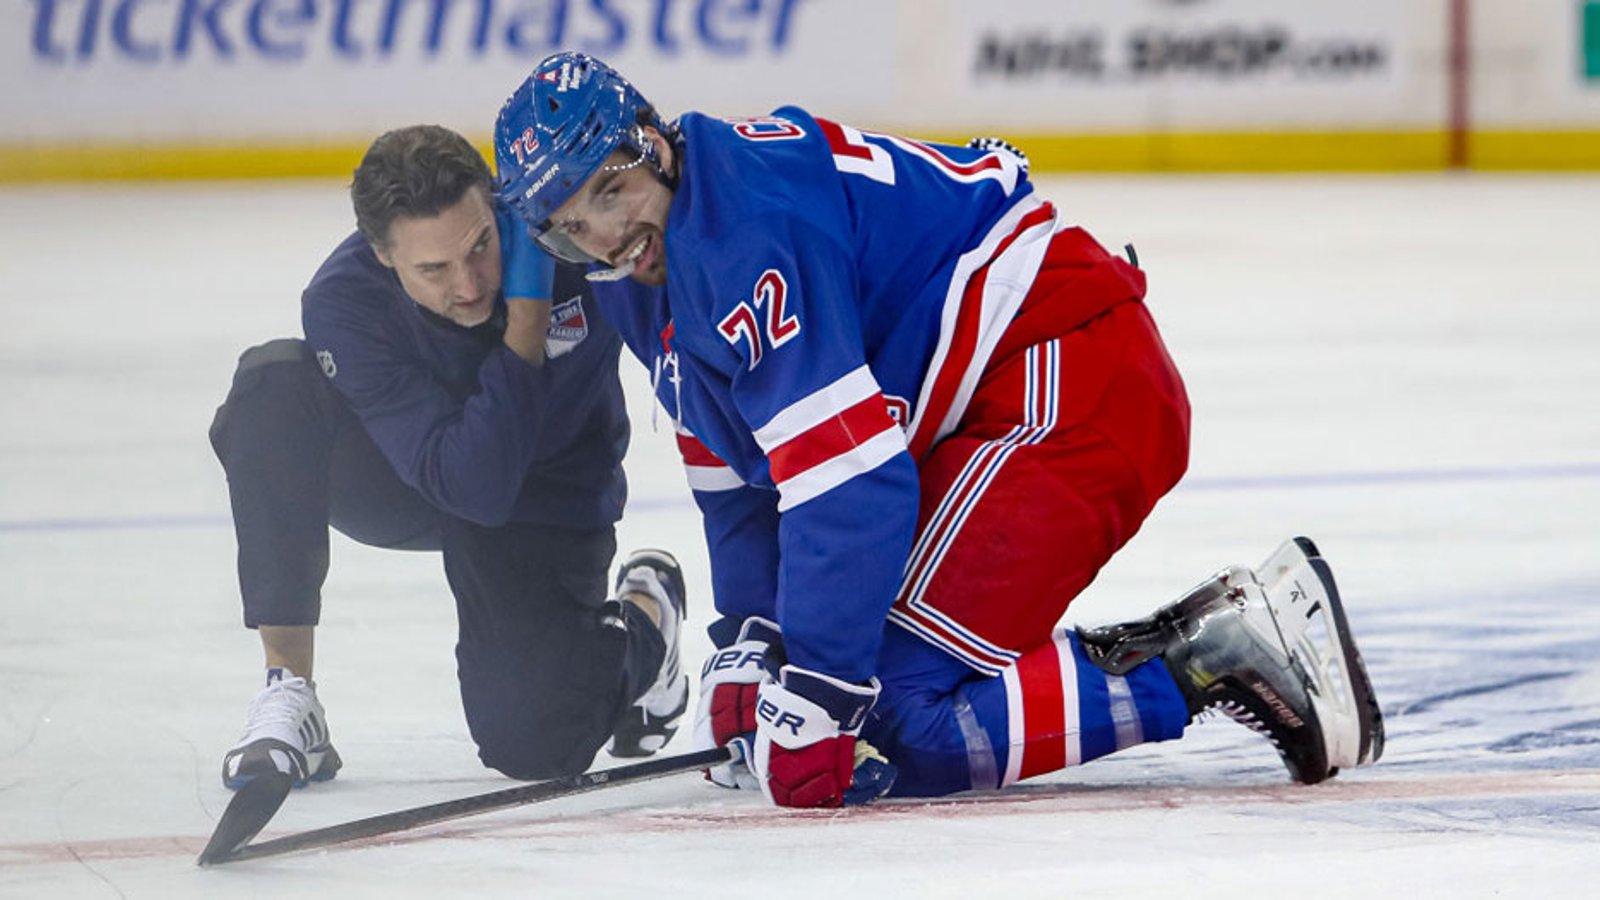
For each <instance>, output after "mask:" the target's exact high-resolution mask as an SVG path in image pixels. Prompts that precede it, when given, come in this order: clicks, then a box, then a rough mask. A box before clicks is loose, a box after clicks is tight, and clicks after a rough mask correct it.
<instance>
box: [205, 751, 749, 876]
mask: <svg viewBox="0 0 1600 900" xmlns="http://www.w3.org/2000/svg"><path fill="white" fill-rule="evenodd" d="M734 755H735V753H734V751H732V750H729V749H728V748H726V747H718V748H715V749H712V750H700V751H696V752H694V753H685V754H681V755H679V756H668V757H663V758H660V759H651V760H646V761H645V762H641V763H635V764H633V765H627V766H618V767H616V768H614V769H600V770H597V771H593V772H585V773H583V774H582V775H571V776H568V777H566V778H558V779H555V780H554V781H540V782H536V783H534V784H524V785H520V786H518V787H514V788H507V789H505V790H501V791H492V792H490V793H487V794H475V795H473V796H471V797H462V798H460V799H458V800H447V801H445V802H443V803H434V804H430V805H428V806H415V807H412V808H410V809H402V810H397V811H395V812H391V813H384V814H382V815H377V816H371V817H369V818H366V819H356V820H354V821H351V822H345V823H343V824H340V825H330V826H328V827H326V828H317V829H314V830H312V831H302V832H300V833H299V834H291V835H287V836H285V837H281V838H274V839H272V840H270V841H262V842H260V843H257V844H249V845H246V846H245V847H242V848H240V849H239V850H238V851H237V852H235V853H233V854H231V855H228V856H226V857H223V858H221V859H218V860H216V862H217V863H224V862H239V861H242V860H247V859H260V858H262V857H265V856H281V855H283V854H285V853H294V852H296V851H300V850H310V849H313V848H316V847H327V846H329V845H332V844H342V843H345V842H347V841H355V840H360V839H362V838H368V837H376V836H378V835H381V834H393V833H395V832H398V831H406V830H409V829H412V828H420V827H422V826H423V825H432V824H434V823H435V822H445V821H448V820H450V819H459V818H462V817H464V816H473V815H477V814H479V813H486V812H492V811H494V810H497V809H508V808H510V807H513V806H523V805H526V804H529V803H540V802H542V801H545V800H555V799H558V798H561V797H570V796H573V795H575V794H583V793H587V792H589V791H595V790H599V789H601V788H607V787H616V786H618V785H624V784H633V783H635V782H640V781H649V780H651V779H654V778H661V777H663V776H666V775H675V774H677V773H679V772H693V771H695V770H698V769H705V768H709V767H711V766H716V765H721V764H722V763H725V762H728V761H730V760H732V759H733V758H734Z"/></svg>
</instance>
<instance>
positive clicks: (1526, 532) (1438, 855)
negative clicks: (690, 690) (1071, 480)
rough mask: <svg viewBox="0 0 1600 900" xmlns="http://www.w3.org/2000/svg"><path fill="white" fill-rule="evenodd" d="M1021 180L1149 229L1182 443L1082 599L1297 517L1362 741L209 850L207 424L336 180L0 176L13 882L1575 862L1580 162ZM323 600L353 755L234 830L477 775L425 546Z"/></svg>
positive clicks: (341, 887) (1531, 879)
mask: <svg viewBox="0 0 1600 900" xmlns="http://www.w3.org/2000/svg"><path fill="white" fill-rule="evenodd" d="M1043 187H1044V193H1045V195H1046V196H1049V197H1051V198H1053V199H1055V200H1056V201H1057V202H1058V203H1059V205H1060V206H1061V207H1062V208H1063V209H1065V210H1066V211H1067V213H1068V214H1069V215H1071V216H1073V217H1075V218H1077V219H1078V220H1079V221H1081V222H1082V223H1084V224H1085V225H1087V226H1088V227H1090V229H1091V230H1093V231H1094V232H1095V233H1096V234H1097V235H1098V236H1100V237H1101V239H1102V241H1103V242H1105V243H1107V244H1108V245H1111V246H1120V244H1121V243H1122V242H1124V241H1127V240H1132V241H1134V242H1135V243H1136V244H1137V246H1138V249H1139V253H1140V257H1141V259H1142V261H1143V263H1144V265H1145V267H1146V269H1147V270H1148V272H1149V274H1150V281H1151V294H1150V300H1149V303H1150V307H1151V309H1152V310H1153V311H1154V313H1155V315H1156V317H1157V320H1158V322H1159V323H1160V325H1161V327H1162V328H1163V330H1164V333H1165V335H1166V337H1167V339H1168V342H1169V344H1170V346H1171V349H1172V351H1173V354H1174V356H1175V357H1176V358H1177V360H1178V362H1179V364H1180V366H1181V368H1182V369H1183V370H1184V372H1185V373H1186V375H1187V378H1188V382H1189V387H1190V391H1191V395H1192V399H1193V403H1194V410H1195V433H1194V453H1193V462H1192V466H1191V469H1190V474H1189V477H1188V479H1187V481H1186V482H1185V483H1184V484H1183V485H1182V486H1180V487H1179V489H1178V490H1177V491H1176V492H1175V493H1174V494H1172V495H1171V496H1170V497H1168V498H1167V499H1166V500H1164V501H1163V502H1162V504H1161V505H1160V506H1159V507H1158V508H1157V510H1156V511H1155V513H1154V515H1153V516H1152V518H1151V519H1150V521H1149V522H1148V524H1147V525H1146V526H1145V528H1144V530H1143V532H1142V533H1141V534H1140V535H1139V536H1138V537H1137V538H1136V539H1135V540H1134V541H1133V543H1132V544H1131V545H1129V547H1128V548H1127V549H1126V550H1125V551H1124V552H1123V553H1122V554H1121V555H1120V556H1118V557H1117V558H1116V559H1115V560H1114V561H1113V562H1112V564H1111V565H1110V566H1109V567H1107V569H1106V570H1105V572H1104V573H1103V575H1102V576H1101V578H1100V579H1099V580H1098V581H1097V582H1096V583H1095V584H1094V585H1093V586H1092V587H1091V588H1090V589H1089V591H1088V592H1086V593H1085V595H1084V596H1083V597H1081V598H1080V599H1079V600H1078V602H1077V603H1076V604H1075V605H1074V607H1073V609H1072V611H1071V612H1070V613H1069V616H1070V617H1071V618H1072V619H1073V620H1076V621H1082V622H1090V623H1094V622H1103V621H1107V620H1110V619H1113V618H1118V617H1122V616H1125V615H1134V614H1138V613H1142V612H1143V611H1145V610H1147V609H1148V608H1150V607H1153V606H1154V605H1156V604H1158V603H1160V602H1163V601H1165V600H1167V599H1170V598H1171V597H1172V596H1175V595H1176V594H1177V593H1178V592H1180V591H1181V590H1183V589H1184V588H1186V587H1187V586H1188V585H1189V584H1191V583H1193V582H1194V581H1197V580H1198V579H1200V578H1201V577H1203V576H1204V575H1206V574H1207V573H1209V572H1210V571H1212V570H1213V569H1215V568H1217V567H1219V566H1221V565H1223V564H1226V563H1233V562H1239V563H1245V564H1254V563H1256V562H1259V561H1260V560H1261V558H1262V557H1263V556H1264V555H1265V554H1266V553H1267V552H1269V551H1270V550H1271V549H1272V548H1273V547H1274V546H1275V545H1276V544H1277V542H1278V541H1279V540H1280V539H1282V538H1284V537H1286V536H1288V535H1291V534H1296V533H1304V534H1309V535H1311V536H1313V537H1314V538H1316V539H1317V541H1318V542H1319V543H1320V544H1321V546H1322V549H1323V551H1324V552H1325V553H1326V555H1327V556H1328V557H1329V559H1330V560H1331V561H1332V563H1333V565H1334V569H1335V571H1336V573H1337V574H1338V576H1339V579H1340V582H1341V586H1342V588H1343V590H1344V593H1345V597H1346V601H1347V604H1348V606H1349V608H1350V615H1351V618H1352V621H1353V625H1354V627H1355V629H1356V633H1357V636H1358V637H1359V639H1360V642H1361V646H1362V649H1363V650H1364V652H1365V654H1366V659H1367V662H1368V664H1369V667H1370V669H1371V672H1372V676H1373V679H1374V681H1375V683H1376V688H1377V692H1378V695H1379V699H1380V701H1381V702H1382V706H1383V709H1384V711H1385V713H1386V714H1387V721H1388V727H1389V735H1390V742H1389V748H1388V753H1387V755H1386V757H1385V759H1384V760H1383V762H1382V763H1381V764H1379V765H1378V766H1376V767H1373V768H1371V769H1365V770H1359V771H1351V772H1346V773H1344V774H1343V775H1341V776H1340V777H1339V778H1338V779H1336V780H1335V781H1333V782H1331V783H1329V784H1327V785H1323V786H1319V787H1315V788H1298V787H1293V786H1289V785H1287V784H1286V783H1285V781H1286V778H1285V775H1284V772H1283V770H1282V768H1281V766H1280V765H1279V764H1278V762H1277V761H1276V758H1275V757H1274V755H1273V754H1272V752H1271V750H1270V748H1269V747H1268V746H1267V744H1266V743H1265V742H1263V741H1261V740H1260V739H1259V738H1256V737H1254V736H1253V735H1251V734H1250V733H1249V732H1247V731H1245V730H1244V729H1241V728H1239V727H1237V726H1234V725H1231V724H1227V723H1208V724H1204V725H1201V726H1198V727H1197V728H1195V729H1194V730H1193V731H1192V732H1191V734H1190V735H1189V736H1188V737H1186V738H1185V739H1184V740H1183V741H1180V742H1177V743H1169V744H1164V745H1159V746H1155V747H1146V748H1139V749H1137V750H1135V751H1132V752H1128V753H1125V754H1122V755H1120V756H1117V757H1113V758H1110V759H1107V760H1103V761H1100V762H1096V763H1093V764H1090V765H1088V766H1086V767H1083V768H1082V769H1079V770H1075V771H1068V772H1063V773H1060V774H1057V775H1053V776H1050V777H1047V778H1043V779H1039V780H1037V781H1035V782H1032V783H1028V784H1025V785H1023V786H1020V787H1019V788H1017V789H1014V790H1012V791H1008V792H1004V793H1001V794H997V795H987V796H982V797H969V798H963V799H957V800H953V801H947V802H942V803H937V804H931V805H927V804H912V803H888V804H884V805H882V806H880V807H877V808H873V809H868V810H862V811H851V812H843V813H826V814H816V813H784V812H778V811H774V810H769V809H767V808H765V807H764V806H763V804H762V802H761V801H760V800H759V799H758V798H756V797H752V796H750V795H744V794H737V793H732V792H723V791H720V790H717V789H714V788H712V787H710V786H709V785H706V784H704V783H703V782H701V781H700V780H699V779H698V778H696V777H693V776H677V777H674V778H671V779H667V780H663V781H658V782H654V783H652V784H648V785H642V786H637V787H624V788H619V789H615V790H611V791H606V792H602V793H598V794H592V795H589V796H587V797H582V798H574V799H571V800H567V801H560V802H555V803H550V804H546V805H541V806H532V807H523V808H519V809H514V810H509V811H505V812H500V813H495V814H491V815H486V816H482V817H477V818H471V819H464V820H459V821H457V822H454V823H448V824H444V825H439V826H435V827H433V828H429V829H425V830H421V831H417V832H413V833H410V834H407V835H404V836H402V837H401V838H399V839H396V840H393V841H387V842H383V841H380V842H369V843H367V844H363V845H359V846H352V847H344V848H338V849H333V850H327V851H320V852H313V853H307V854H302V855H297V856H287V857H282V858H278V859H273V860H263V861H258V862H251V863H239V864H236V865H230V866H224V867H220V868H215V869H206V870H202V869H199V868H197V867H195V865H194V856H195V853H196V852H197V851H198V850H199V849H200V847H201V846H202V845H203V843H204V841H205V838H206V836H207V835H208V834H209V833H210V831H211V828H212V826H213V824H214V823H215V821H216V817H217V815H218V814H219V813H220V812H221V810H222V808H223V807H224V805H225V804H226V802H227V800H228V797H229V795H228V794H227V793H226V792H225V791H224V790H223V789H222V787H221V785H220V784H219V782H218V764H219V759H220V756H221V753H222V751H223V750H224V749H225V748H226V747H227V746H228V745H229V744H230V743H231V742H232V741H233V739H234V738H235V736H236V734H237V729H238V727H239V725H240V723H241V722H242V719H243V714H244V709H245V705H246V703H247V702H248V700H249V698H250V696H251V694H252V693H253V692H254V690H255V687H256V683H257V681H258V679H259V678H260V674H259V673H260V670H259V648H258V644H257V641H256V639H255V637H254V635H253V634H252V633H250V632H247V631H246V630H244V629H243V628H242V627H240V625H239V610H238V600H237V588H236V584H235V581H234V574H233V553H234V543H233V536H232V532H231V529H230V527H229V525H228V521H227V516H226V512H227V496H226V490H225V486H224V483H223V479H222V474H221V470H220V468H219V467H218V466H217V464H216V462H215V460H214V459H213V457H212V455H211V453H210V449H209V447H208V446H207V442H206V427H207V425H208V424H209V421H210V417H211V414H212V411H213V410H214V408H215V407H216V405H217V404H218V403H219V402H220V401H221V400H222V397H223V394H224V393H225V391H226V389H227V384H228V379H229V376H230V374H231V372H232V366H233V362H234V359H235V357H236V355H237V353H238V352H239V350H241V349H242V348H243V347H244V346H246V345H248V344H250V343H254V342H258V341H261V340H264V339H266V338H270V337H274V336H279V335H291V334H297V333H298V303H297V299H298V296H299V291H300V289H301V287H302V285H303V283H304V282H305V280H306V278H307V277H308V276H309V275H310V273H311V271H312V270H313V269H314V268H315V266H316V265H317V264H318V263H319V262H320V261H321V259H322V257H323V256H324V255H325V253H326V252H327V251H328V250H329V249H330V248H331V247H332V246H333V245H334V244H335V243H336V242H337V241H338V240H339V239H340V238H341V237H343V235H344V234H345V233H346V231H347V230H348V228H349V227H350V217H349V213H348V209H347V201H346V198H345V196H344V193H343V189H342V187H341V185H340V184H338V183H333V182H315V183H264V184H249V185H215V186H213V185H149V186H143V185H133V186H108V185H94V186H85V187H30V188H17V187H10V188H5V189H3V190H0V315H3V319H0V321H3V322H4V327H0V897H18V898H34V897H159V898H168V897H207V898H210V897H294V896H305V897H312V896H316V897H363V896H374V897H377V896H382V897H440V896H461V895H467V896H517V897H522V896H539V897H545V896H550V897H559V896H586V897H690V896H692V897H698V898H710V897H738V898H742V900H748V898H752V897H761V898H765V897H817V896H836V897H841V898H842V897H845V896H850V897H856V896H866V897H870V896H884V897H909V896H918V897H952V898H963V900H965V898H974V897H990V896H1001V895H1009V896H1030V897H1073V896H1075V897H1106V896H1149V897H1159V898H1168V897H1174V896H1182V897H1230V898H1236V897H1254V896H1274V897H1284V896H1288V897H1296V898H1299V897H1330V896H1331V897H1337V896H1349V897H1389V896H1409V897H1462V896H1529V897H1540V898H1548V897H1562V896H1572V897H1578V896H1583V897H1587V896H1594V891H1595V888H1594V885H1593V882H1595V881H1596V879H1597V878H1600V350H1597V348H1600V179H1596V178H1594V177H1531V176H1526V177H1525V176H1464V177H1463V176H1416V177H1413V176H1406V177H1350V178H1309V177H1281V178H1242V177H1239V178H1235V177H1228V178H1052V179H1047V180H1046V181H1045V184H1044V186H1043ZM623 369H624V371H623V377H624V382H625V384H626V385H627V387H628V390H629V395H630V400H631V401H633V407H632V408H633V414H634V420H635V423H636V428H635V435H634V444H633V450H632V452H631V453H630V456H629V458H628V468H629V475H630V478H631V480H632V491H633V500H632V503H631V505H630V507H629V512H628V516H627V519H626V520H625V521H624V523H623V525H622V527H621V535H620V538H621V544H622V546H623V547H624V548H627V547H633V546H642V545H661V546H667V547H670V548H671V549H673V550H674V551H676V552H677V553H678V554H679V556H680V558H682V559H683V560H684V561H685V564H686V568H687V572H688V578H689V584H690V589H691V592H692V598H691V603H692V604H693V606H692V610H691V615H692V619H693V620H694V624H695V625H697V626H698V625H703V624H704V623H705V622H706V621H708V619H709V615H708V609H709V598H708V591H707V573H706V561H705V553H704V549H703V546H702V544H701V541H700V539H699V532H698V526H697V523H696V518H695V515H694V513H693V511H692V508H691V506H690V501H689V498H688V493H687V489H686V488H685V485H684V480H683V476H682V475H681V473H680V470H679V467H678V464H677V462H676V459H675V456H674V450H673V446H672V441H671V438H670V434H669V431H668V429H666V428H665V427H663V428H662V429H661V430H659V431H653V430H652V429H651V425H650V414H649V405H648V390H647V386H646V384H645V381H646V377H645V374H644V372H643V370H642V368H640V367H639V366H638V365H637V364H635V363H633V362H631V361H628V362H625V363H624V364H623ZM325 596H326V604H325V616H324V627H323V628H321V629H320V630H319V635H318V643H319V646H318V672H317V674H318V681H319V682H320V686H321V688H320V689H321V695H322V697H323V699H324V701H325V703H326V705H327V708H328V711H329V716H330V720H331V723H332V727H333V733H334V736H335V739H336V741H337V743H338V746H339V748H340V750H341V751H342V753H343V755H344V758H345V761H346V768H345V770H344V771H343V772H342V773H341V774H340V776H339V778H338V779H337V780H336V781H334V782H332V783H329V784H326V785H321V786H318V787H315V788H312V789H309V790H305V791H300V792H296V793H295V794H294V795H292V796H291V797H290V798H289V801H288V803H287V804H286V805H285V806H284V808H283V810H282V811H281V812H280V813H279V815H278V817H277V819H276V820H275V821H274V822H273V823H272V825H271V826H270V827H269V828H268V831H267V833H266V835H265V836H273V835H279V834H286V833H289V832H292V831H299V830H303V829H307V828H314V827H320V826H323V825H328V824H333V823H336V822H341V821H345V820H349V819H352V818H357V817H360V816H365V815H371V814H375V813H379V812H386V811H389V810H393V809H399V808H401V807H407V806H413V805H417V804H421V803H430V802H435V801H440V800H446V799H451V798H454V797H458V796H462V795H466V794H472V793H479V792H484V791H490V790H496V789H499V788H503V787H506V786H508V784H509V782H507V781H505V780H504V779H501V778H499V777H497V776H495V775H493V774H492V773H490V772H488V771H486V770H484V769H482V768H481V767H480V766H479V765H478V763H477V760H476V757H475V754H474V750H473V747H472V744H471V742H470V741H469V739H468V737H467V734H466V729H465V724H464V723H463V721H462V717H461V712H460V709H459V705H458V699H457V696H456V689H455V681H454V664H453V659H452V655H451V647H452V642H453V608H452V605H451V601H450V597H449V595H448V593H447V591H446V589H445V585H444V581H443V577H442V574H441V572H440V571H439V565H438V562H437V559H436V558H435V557H433V556H430V555H417V554H402V553H385V552H381V551H376V550H371V549H369V548H365V547H361V546H358V545H355V544H352V543H350V542H348V541H345V540H343V539H336V540H335V544H334V550H333V574H332V576H331V578H330V580H329V584H328V586H327V590H326V593H325ZM695 632H696V633H695V635H694V636H693V637H692V638H691V639H690V644H689V647H688V648H687V652H688V655H689V657H690V658H692V659H696V658H698V657H699V656H700V655H701V653H702V652H703V651H704V649H705V647H706V642H705V639H704V638H703V636H701V635H700V634H699V633H698V628H696V629H695ZM685 747H686V742H685V741H684V740H683V739H682V737H680V739H679V740H678V741H675V742H674V744H673V746H672V747H671V748H670V750H671V751H672V752H676V751H679V750H682V749H685ZM604 760H605V758H604V757H602V762H604Z"/></svg>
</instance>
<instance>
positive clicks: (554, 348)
mask: <svg viewBox="0 0 1600 900" xmlns="http://www.w3.org/2000/svg"><path fill="white" fill-rule="evenodd" d="M588 336H589V320H588V319H587V318H585V317H584V313H583V297H581V296H578V297H573V298H572V299H571V300H568V301H566V302H564V303H558V304H556V305H554V306H552V307H551V308H550V329H549V330H548V331H547V332H546V333H545V345H544V353H545V356H547V357H549V358H550V359H555V358H556V357H558V356H563V355H565V354H567V353H571V352H572V350H573V348H574V347H577V346H578V345H579V344H581V343H583V339H584V338H586V337H588Z"/></svg>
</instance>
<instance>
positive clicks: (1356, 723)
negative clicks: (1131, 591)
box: [1078, 538, 1383, 784]
mask: <svg viewBox="0 0 1600 900" xmlns="http://www.w3.org/2000/svg"><path fill="white" fill-rule="evenodd" d="M1261 568H1262V574H1261V576H1260V577H1259V578H1258V577H1257V575H1256V573H1254V572H1252V571H1250V570H1249V569H1246V568H1243V567H1240V566H1235V567H1233V568H1229V569H1226V570H1223V571H1222V572H1219V573H1217V575H1215V576H1213V577H1212V578H1211V579H1210V580H1209V581H1206V582H1204V583H1203V584H1201V585H1200V586H1198V587H1196V588H1195V589H1194V590H1192V591H1190V592H1189V593H1188V594H1187V595H1186V596H1184V597H1182V598H1181V599H1179V600H1177V601H1174V602H1173V603H1170V604H1168V605H1167V606H1164V607H1162V608H1161V609H1159V610H1157V611H1156V612H1155V613H1153V614H1151V615H1150V616H1147V617H1146V618H1143V619H1140V620H1137V621H1134V622H1127V623H1123V624H1120V625H1110V626H1105V627H1102V628H1094V629H1083V628H1080V629H1079V630H1078V634H1079V637H1080V638H1081V639H1082V642H1083V647H1084V650H1085V651H1086V652H1087V653H1088V654H1089V656H1090V658H1091V660H1093V661H1094V662H1095V664H1096V665H1098V666H1100V667H1101V668H1102V669H1105V670H1106V671H1108V672H1111V673H1112V674H1119V675H1120V674H1123V673H1125V672H1127V671H1128V670H1129V669H1132V668H1133V667H1134V666H1136V665H1139V664H1140V663H1142V662H1145V661H1147V660H1149V659H1152V658H1160V659H1161V660H1162V662H1164V663H1165V664H1166V666H1167V670H1168V671H1169V672H1171V674H1172V677H1173V680H1174V681H1176V682H1177V683H1178V687H1179V689H1180V690H1182V691H1183V695H1184V698H1185V699H1186V700H1187V701H1188V704H1189V715H1190V716H1191V718H1192V717H1194V716H1197V715H1199V714H1200V713H1201V712H1202V711H1204V710H1207V709H1217V710H1219V711H1220V712H1223V713H1225V714H1226V715H1228V716H1229V717H1231V718H1233V719H1234V720H1235V721H1238V722H1240V723H1241V724H1244V725H1246V726H1248V727H1250V728H1251V729H1253V730H1255V731H1257V732H1260V733H1261V734H1263V735H1265V736H1266V737H1267V739H1268V740H1270V741H1272V743H1273V745H1274V746H1276V747H1277V749H1278V753H1279V755H1280V756H1282V757H1283V762H1284V765H1285V766H1287V767H1288V769H1289V774H1290V776H1291V777H1293V778H1294V780H1296V781H1298V782H1301V783H1303V784H1316V783H1317V782H1319V781H1323V780H1325V779H1328V778H1332V777H1333V776H1334V775H1336V774H1338V772H1339V769H1341V768H1344V767H1349V766H1362V765H1369V764H1371V763H1373V762H1376V761H1377V759H1378V757H1380V756H1381V755H1382V754H1383V717H1382V714H1381V713H1380V712H1379V711H1378V706H1377V703H1376V701H1375V700H1374V698H1373V694H1372V684H1371V682H1370V681H1369V680H1368V678H1367V672H1366V666H1365V665H1364V664H1363V663H1362V661H1361V654H1360V652H1359V651H1358V650H1357V649H1356V646H1355V641H1354V640H1353V639H1352V638H1351V636H1350V628H1349V623H1348V622H1347V621H1346V619H1345V614H1344V606H1343V604H1342V602H1341V601H1340V599H1339V592H1338V589H1337V588H1336V587H1335V586H1334V582H1333V573H1332V571H1331V570H1330V569H1329V568H1328V565H1327V563H1326V562H1324V561H1323V560H1322V558H1321V557H1320V556H1319V555H1317V549H1316V546H1315V545H1314V544H1312V543H1311V541H1310V540H1308V539H1306V538H1297V539H1295V540H1292V541H1288V542H1286V543H1285V544H1284V545H1283V546H1282V547H1280V548H1279V549H1278V551H1277V552H1276V553H1274V554H1273V555H1272V557H1270V558H1269V559H1268V560H1267V562H1266V563H1265V564H1264V565H1263V566H1262V567H1261Z"/></svg>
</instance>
